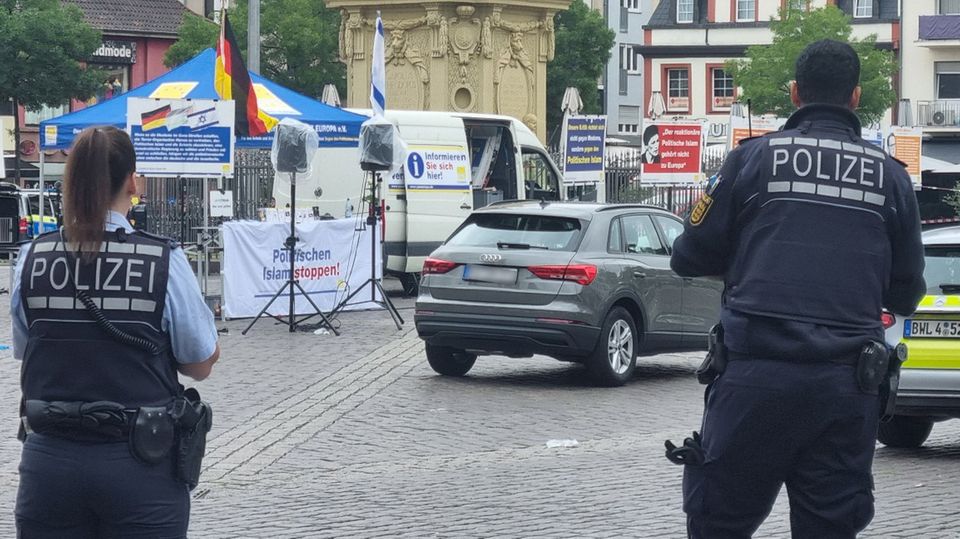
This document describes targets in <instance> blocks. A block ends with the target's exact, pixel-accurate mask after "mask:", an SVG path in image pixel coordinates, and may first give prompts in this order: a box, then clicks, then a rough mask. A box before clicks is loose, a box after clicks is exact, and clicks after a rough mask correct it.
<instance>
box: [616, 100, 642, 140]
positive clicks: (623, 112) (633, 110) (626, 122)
mask: <svg viewBox="0 0 960 539" xmlns="http://www.w3.org/2000/svg"><path fill="white" fill-rule="evenodd" d="M617 113H618V114H617V116H618V124H617V126H618V129H619V131H620V132H621V133H626V134H630V133H634V134H635V133H637V132H638V131H639V130H640V107H635V106H630V105H620V107H619V108H618V110H617Z"/></svg>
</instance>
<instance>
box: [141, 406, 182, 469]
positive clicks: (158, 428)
mask: <svg viewBox="0 0 960 539" xmlns="http://www.w3.org/2000/svg"><path fill="white" fill-rule="evenodd" d="M174 421H175V419H174V417H173V416H172V414H171V413H170V410H169V409H168V408H167V406H141V407H140V408H139V409H138V410H137V415H136V417H135V418H134V420H133V425H131V427H130V452H131V453H133V456H134V457H136V458H137V460H139V461H141V462H143V463H145V464H157V463H158V462H161V461H163V459H164V458H166V456H167V455H169V454H170V449H171V448H172V447H173V440H174V438H175V436H176V425H175V424H174Z"/></svg>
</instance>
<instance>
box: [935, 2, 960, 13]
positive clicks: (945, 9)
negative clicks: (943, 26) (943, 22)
mask: <svg viewBox="0 0 960 539" xmlns="http://www.w3.org/2000/svg"><path fill="white" fill-rule="evenodd" d="M939 14H940V15H960V0H940V12H939Z"/></svg>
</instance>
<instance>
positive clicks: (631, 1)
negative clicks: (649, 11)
mask: <svg viewBox="0 0 960 539" xmlns="http://www.w3.org/2000/svg"><path fill="white" fill-rule="evenodd" d="M620 5H621V6H623V7H625V8H627V10H629V11H632V12H633V13H640V0H620Z"/></svg>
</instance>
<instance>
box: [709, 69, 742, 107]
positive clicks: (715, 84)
mask: <svg viewBox="0 0 960 539" xmlns="http://www.w3.org/2000/svg"><path fill="white" fill-rule="evenodd" d="M710 84H711V88H712V91H711V94H712V95H711V96H710V108H711V110H730V105H733V101H734V100H735V99H736V87H734V85H733V76H732V75H730V73H727V71H726V70H725V69H723V68H720V67H714V68H711V69H710Z"/></svg>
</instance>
